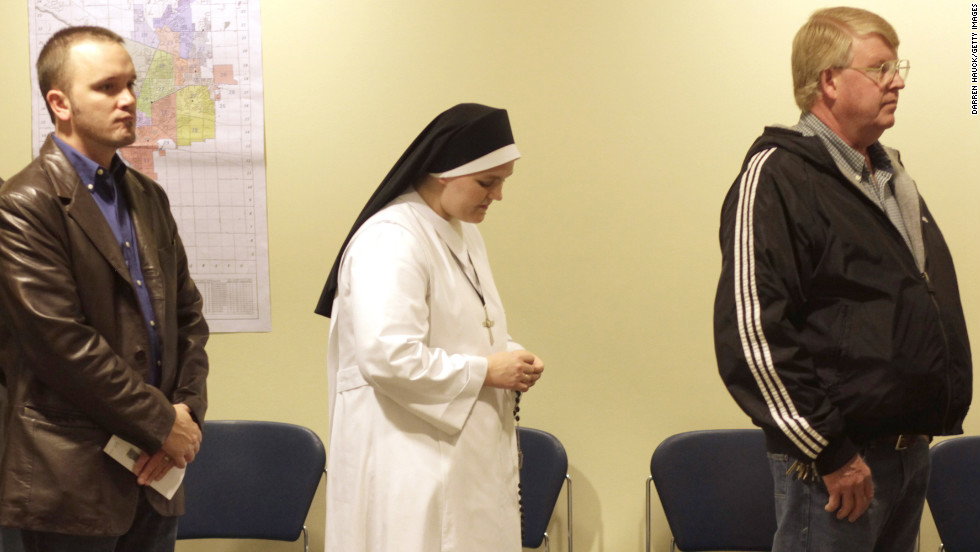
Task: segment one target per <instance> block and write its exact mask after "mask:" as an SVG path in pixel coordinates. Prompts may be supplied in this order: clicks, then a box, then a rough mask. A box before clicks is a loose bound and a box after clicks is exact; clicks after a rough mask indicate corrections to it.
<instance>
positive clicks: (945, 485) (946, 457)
mask: <svg viewBox="0 0 980 552" xmlns="http://www.w3.org/2000/svg"><path fill="white" fill-rule="evenodd" d="M929 455H930V457H931V459H932V469H931V475H930V479H929V491H928V492H927V493H926V496H927V498H928V499H929V509H930V510H931V511H932V518H933V520H935V522H936V529H938V530H939V539H940V540H941V541H942V543H943V548H944V549H945V550H946V551H947V552H969V551H973V550H976V549H977V546H978V544H980V437H957V438H955V439H947V440H945V441H943V442H941V443H937V444H936V445H935V446H933V447H932V449H931V450H930V451H929Z"/></svg>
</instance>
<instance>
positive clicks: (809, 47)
mask: <svg viewBox="0 0 980 552" xmlns="http://www.w3.org/2000/svg"><path fill="white" fill-rule="evenodd" d="M871 34H877V35H880V36H881V38H883V39H884V40H885V42H886V43H888V45H889V46H890V47H891V48H892V50H895V51H898V34H897V33H895V29H894V28H893V27H892V26H891V25H890V24H889V23H888V22H887V21H885V20H884V19H883V18H882V17H881V16H879V15H877V14H874V13H871V12H869V11H867V10H862V9H859V8H847V7H840V8H826V9H822V10H818V11H816V12H814V13H813V15H811V16H810V19H809V21H807V22H806V23H805V24H804V25H803V26H802V27H800V30H799V31H797V33H796V37H795V38H793V55H792V68H793V95H794V96H795V97H796V105H798V106H799V107H800V109H801V110H803V111H809V110H810V108H811V107H813V103H814V102H816V101H817V97H818V96H819V94H820V74H821V73H823V72H824V71H825V70H826V69H830V68H831V67H847V66H848V65H850V63H851V59H852V58H853V55H854V54H853V52H852V51H851V44H852V42H853V40H854V39H855V38H860V37H864V36H867V35H871Z"/></svg>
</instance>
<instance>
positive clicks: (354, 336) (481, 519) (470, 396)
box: [326, 191, 521, 552]
mask: <svg viewBox="0 0 980 552" xmlns="http://www.w3.org/2000/svg"><path fill="white" fill-rule="evenodd" d="M450 250H451V251H452V253H455V255H456V258H458V259H459V261H460V262H461V263H462V264H463V266H468V265H469V259H472V263H473V267H474V268H475V270H476V276H477V277H478V278H479V285H480V287H481V289H482V293H483V296H484V298H485V300H486V305H487V311H488V312H489V317H490V319H491V320H492V321H493V325H492V327H491V328H490V329H491V331H492V332H493V342H494V343H495V345H493V346H491V344H490V341H491V340H490V335H489V334H488V330H487V328H486V327H485V326H484V320H485V318H486V316H485V314H484V311H483V307H482V305H481V304H480V299H479V297H478V296H477V294H476V292H475V291H474V289H473V288H472V287H471V285H470V283H469V282H468V281H467V279H466V276H464V273H463V271H462V270H461V269H460V266H459V265H458V264H457V261H456V260H455V259H454V258H453V255H452V253H451V252H450ZM471 278H472V275H471ZM520 348H521V346H520V345H518V344H516V343H514V342H511V341H510V340H509V338H508V335H507V322H506V319H505V316H504V309H503V306H502V305H501V302H500V297H499V295H498V293H497V288H496V286H495V285H494V281H493V276H492V274H491V273H490V265H489V263H488V261H487V252H486V247H485V245H484V243H483V239H482V237H481V236H480V233H479V231H478V230H477V229H476V226H475V225H473V224H469V223H465V222H459V221H457V220H454V221H452V222H448V221H446V220H444V219H442V218H441V217H439V215H437V214H436V213H435V212H434V211H432V209H431V208H429V207H428V205H426V204H425V202H424V201H423V200H422V198H421V197H420V196H419V195H418V194H417V193H416V192H414V191H413V192H408V193H406V194H403V195H402V196H400V197H398V198H397V199H396V200H394V201H393V202H392V203H391V204H390V205H388V206H387V207H385V208H384V209H383V210H381V211H380V212H378V213H377V214H375V215H374V216H373V217H372V218H371V219H369V220H368V221H367V222H366V223H365V224H364V225H363V226H362V227H361V228H360V229H359V230H358V231H357V233H356V234H355V236H354V238H353V239H352V240H351V242H350V244H349V246H348V247H347V250H346V252H345V253H344V257H343V261H342V264H341V267H340V277H339V288H338V291H337V295H336V297H335V298H334V303H333V317H332V319H331V323H330V342H329V350H328V358H327V365H328V372H329V376H328V384H329V391H330V444H329V453H328V461H327V467H328V476H327V527H326V543H327V544H326V549H327V551H328V552H359V551H371V552H450V551H457V552H482V551H486V552H502V551H503V552H511V551H513V552H519V551H520V550H521V544H520V541H521V535H520V532H521V527H520V514H519V510H518V495H517V484H518V479H519V475H518V469H517V443H516V437H515V433H514V417H513V409H514V398H513V392H512V391H505V390H501V389H495V388H489V387H483V381H484V379H485V378H486V373H487V360H486V358H485V357H486V356H487V355H489V354H490V353H493V352H498V351H503V350H508V349H510V350H514V349H520Z"/></svg>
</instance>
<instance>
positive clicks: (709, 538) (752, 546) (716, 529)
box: [647, 429, 776, 552]
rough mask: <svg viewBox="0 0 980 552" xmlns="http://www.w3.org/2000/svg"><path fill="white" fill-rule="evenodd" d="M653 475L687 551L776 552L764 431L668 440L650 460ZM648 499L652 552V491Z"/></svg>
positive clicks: (671, 523) (672, 526)
mask: <svg viewBox="0 0 980 552" xmlns="http://www.w3.org/2000/svg"><path fill="white" fill-rule="evenodd" d="M650 475H651V480H652V481H653V483H654V484H655V485H656V488H657V493H658V494H659V496H660V502H661V503H662V504H663V508H664V514H665V515H666V517H667V523H668V525H669V526H670V531H671V533H672V534H673V538H674V541H675V543H676V546H677V547H678V548H680V549H681V550H684V551H686V552H687V551H699V550H760V551H764V550H771V549H772V542H773V536H774V535H775V533H776V509H775V503H774V501H773V482H772V474H771V473H770V470H769V462H768V459H767V457H766V445H765V437H764V435H763V433H762V430H758V429H737V430H710V431H693V432H688V433H680V434H677V435H673V436H671V437H668V438H667V439H665V440H664V441H663V442H662V443H660V445H659V446H658V447H657V449H656V451H654V453H653V456H652V457H651V459H650ZM648 485H649V481H648ZM647 500H648V503H647V508H648V512H647V518H648V528H647V535H648V536H647V543H648V549H649V532H650V529H649V508H650V504H649V501H650V498H649V488H648V499H647Z"/></svg>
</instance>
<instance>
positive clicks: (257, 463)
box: [177, 420, 326, 541]
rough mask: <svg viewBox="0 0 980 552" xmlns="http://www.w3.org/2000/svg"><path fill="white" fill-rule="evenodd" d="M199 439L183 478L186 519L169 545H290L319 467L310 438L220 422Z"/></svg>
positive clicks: (317, 444) (289, 430)
mask: <svg viewBox="0 0 980 552" xmlns="http://www.w3.org/2000/svg"><path fill="white" fill-rule="evenodd" d="M203 434H204V437H203V441H202V443H201V451H200V453H199V454H198V455H197V458H195V459H194V462H192V463H190V464H189V465H188V466H187V474H186V475H185V477H184V487H185V494H186V497H187V513H186V514H185V515H184V516H183V517H181V518H180V521H179V522H178V528H177V538H178V539H204V538H241V539H268V540H283V541H295V540H296V539H298V538H299V536H300V534H301V533H302V531H303V524H304V522H305V521H306V515H307V513H308V512H309V509H310V504H311V503H312V502H313V495H314V494H316V489H317V487H318V486H319V483H320V477H321V476H322V475H323V469H324V466H325V465H326V453H325V452H324V449H323V443H322V442H321V441H320V438H319V437H317V435H316V433H314V432H313V431H311V430H309V429H307V428H305V427H301V426H297V425H292V424H283V423H277V422H252V421H232V420H221V421H208V422H205V423H204V431H203Z"/></svg>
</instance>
